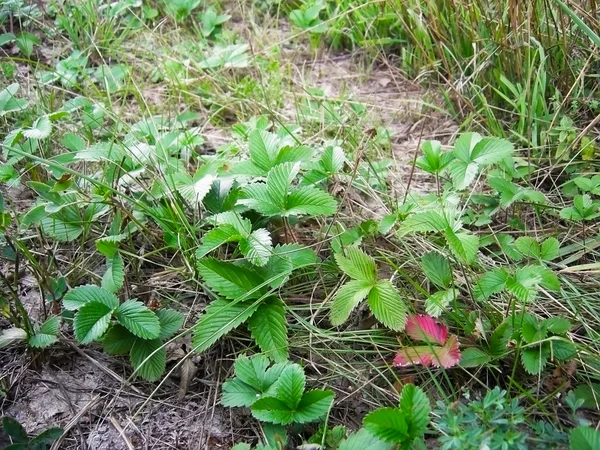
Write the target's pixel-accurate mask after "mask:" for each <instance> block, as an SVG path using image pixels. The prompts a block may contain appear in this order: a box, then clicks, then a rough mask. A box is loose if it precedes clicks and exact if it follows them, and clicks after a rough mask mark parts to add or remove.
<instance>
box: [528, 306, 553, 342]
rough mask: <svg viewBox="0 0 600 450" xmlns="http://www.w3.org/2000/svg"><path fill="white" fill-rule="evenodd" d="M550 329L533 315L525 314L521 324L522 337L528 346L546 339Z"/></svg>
mask: <svg viewBox="0 0 600 450" xmlns="http://www.w3.org/2000/svg"><path fill="white" fill-rule="evenodd" d="M547 335H548V329H547V328H546V326H545V324H544V321H538V320H537V319H536V318H535V316H534V315H533V314H529V313H525V314H524V315H523V321H522V322H521V336H522V337H523V339H524V340H525V342H527V343H528V344H533V343H535V342H539V341H542V340H544V339H546V336H547Z"/></svg>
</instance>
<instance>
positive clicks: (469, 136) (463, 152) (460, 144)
mask: <svg viewBox="0 0 600 450" xmlns="http://www.w3.org/2000/svg"><path fill="white" fill-rule="evenodd" d="M482 139H483V138H482V137H481V135H480V134H479V133H463V134H461V135H460V136H459V138H458V139H457V140H456V142H455V143H454V150H453V151H452V153H454V155H455V156H456V157H457V158H458V159H459V160H461V161H463V162H470V161H472V159H473V158H472V157H471V153H472V152H473V149H474V148H475V145H477V143H478V142H479V141H481V140H482Z"/></svg>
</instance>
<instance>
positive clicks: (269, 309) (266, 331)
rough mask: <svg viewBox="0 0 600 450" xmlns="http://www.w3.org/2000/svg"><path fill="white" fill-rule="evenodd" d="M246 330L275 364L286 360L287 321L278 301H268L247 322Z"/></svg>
mask: <svg viewBox="0 0 600 450" xmlns="http://www.w3.org/2000/svg"><path fill="white" fill-rule="evenodd" d="M248 329H249V330H250V332H251V333H252V337H253V338H254V340H255V341H256V343H257V344H258V346H259V347H260V349H261V350H262V351H263V353H264V354H265V355H266V356H268V357H269V358H271V359H272V360H273V361H275V362H283V361H285V360H287V358H288V339H287V321H286V319H285V309H284V307H283V303H282V302H281V300H279V299H269V300H267V301H265V302H264V303H263V304H262V305H260V306H259V307H258V309H257V310H256V312H255V313H254V314H252V316H251V317H250V319H249V320H248Z"/></svg>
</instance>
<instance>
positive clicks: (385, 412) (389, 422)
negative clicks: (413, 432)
mask: <svg viewBox="0 0 600 450" xmlns="http://www.w3.org/2000/svg"><path fill="white" fill-rule="evenodd" d="M363 427H364V428H365V429H366V430H367V431H368V432H369V433H371V434H372V435H373V436H375V437H377V438H378V439H381V440H382V441H386V442H393V443H400V442H405V441H406V440H408V423H407V421H406V416H405V414H403V413H402V411H400V410H399V409H396V408H380V409H377V410H375V411H372V412H370V413H369V414H367V416H366V417H365V418H364V419H363Z"/></svg>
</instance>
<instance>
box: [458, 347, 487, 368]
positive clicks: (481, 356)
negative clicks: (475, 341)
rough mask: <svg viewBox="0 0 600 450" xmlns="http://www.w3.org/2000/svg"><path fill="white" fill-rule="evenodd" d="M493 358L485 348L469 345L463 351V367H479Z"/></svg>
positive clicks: (461, 359)
mask: <svg viewBox="0 0 600 450" xmlns="http://www.w3.org/2000/svg"><path fill="white" fill-rule="evenodd" d="M491 359H492V358H491V357H490V355H489V354H488V353H486V352H484V351H483V350H481V349H479V348H475V347H469V348H466V349H464V350H462V351H461V357H460V362H459V363H458V364H459V365H460V366H461V367H467V368H468V367H479V366H483V365H485V364H487V363H488V362H489V361H490V360H491Z"/></svg>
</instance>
